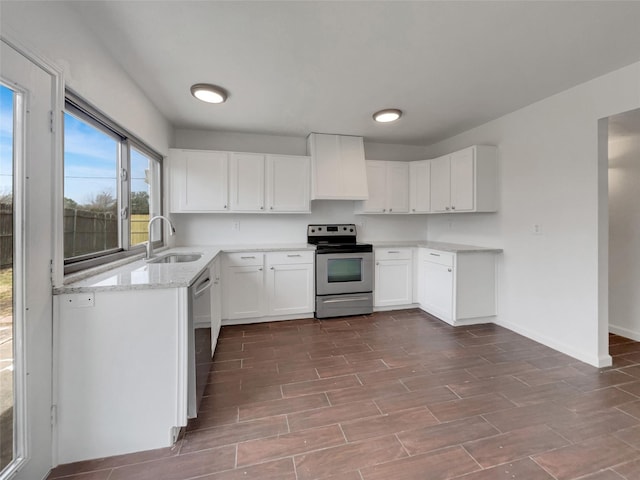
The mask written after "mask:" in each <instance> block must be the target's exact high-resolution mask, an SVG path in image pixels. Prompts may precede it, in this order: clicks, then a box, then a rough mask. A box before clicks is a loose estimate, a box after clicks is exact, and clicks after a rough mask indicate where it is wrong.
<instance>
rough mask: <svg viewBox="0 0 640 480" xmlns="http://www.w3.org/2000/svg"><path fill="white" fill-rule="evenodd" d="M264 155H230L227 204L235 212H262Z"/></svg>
mask: <svg viewBox="0 0 640 480" xmlns="http://www.w3.org/2000/svg"><path fill="white" fill-rule="evenodd" d="M264 162H265V159H264V155H262V154H258V153H232V154H231V158H230V160H229V194H230V195H229V204H230V205H231V210H232V211H235V212H260V211H263V210H264V171H265V168H264Z"/></svg>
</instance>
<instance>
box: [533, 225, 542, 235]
mask: <svg viewBox="0 0 640 480" xmlns="http://www.w3.org/2000/svg"><path fill="white" fill-rule="evenodd" d="M531 233H533V234H534V235H542V225H540V224H539V223H534V224H533V227H531Z"/></svg>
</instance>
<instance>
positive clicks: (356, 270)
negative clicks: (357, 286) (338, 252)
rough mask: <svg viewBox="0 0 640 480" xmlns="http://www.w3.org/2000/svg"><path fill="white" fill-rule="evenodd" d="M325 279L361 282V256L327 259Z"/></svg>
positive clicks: (332, 281) (329, 280) (336, 281)
mask: <svg viewBox="0 0 640 480" xmlns="http://www.w3.org/2000/svg"><path fill="white" fill-rule="evenodd" d="M327 272H328V275H327V281H328V282H329V283H338V282H361V281H362V258H334V259H328V260H327Z"/></svg>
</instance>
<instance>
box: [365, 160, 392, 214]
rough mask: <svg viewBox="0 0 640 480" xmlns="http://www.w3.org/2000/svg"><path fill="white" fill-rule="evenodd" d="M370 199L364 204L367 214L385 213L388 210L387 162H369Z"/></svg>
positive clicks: (367, 163)
mask: <svg viewBox="0 0 640 480" xmlns="http://www.w3.org/2000/svg"><path fill="white" fill-rule="evenodd" d="M366 165H367V187H368V189H369V199H368V200H365V201H364V202H362V211H363V212H365V213H385V212H386V209H387V162H384V161H381V160H367V162H366Z"/></svg>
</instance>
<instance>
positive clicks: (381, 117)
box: [373, 108, 402, 123]
mask: <svg viewBox="0 0 640 480" xmlns="http://www.w3.org/2000/svg"><path fill="white" fill-rule="evenodd" d="M401 116H402V110H398V109H397V108H387V109H385V110H380V111H379V112H376V113H374V114H373V119H374V120H375V121H376V122H380V123H388V122H395V121H396V120H398V119H399V118H400V117H401Z"/></svg>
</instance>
